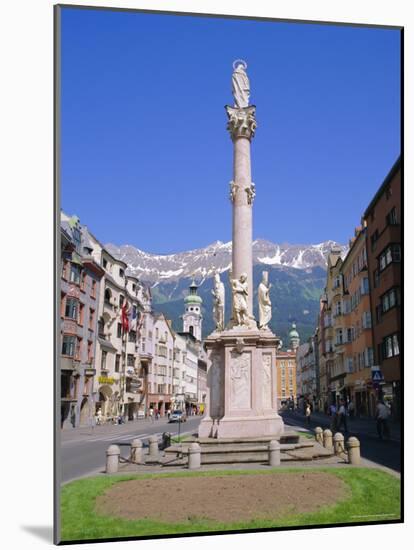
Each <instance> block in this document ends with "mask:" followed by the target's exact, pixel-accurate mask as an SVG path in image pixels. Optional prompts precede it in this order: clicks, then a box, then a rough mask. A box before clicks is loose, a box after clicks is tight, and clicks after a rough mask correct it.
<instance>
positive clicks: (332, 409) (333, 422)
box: [329, 403, 338, 433]
mask: <svg viewBox="0 0 414 550" xmlns="http://www.w3.org/2000/svg"><path fill="white" fill-rule="evenodd" d="M329 414H330V415H331V425H330V429H331V432H332V433H336V431H337V428H338V418H337V415H336V405H335V403H332V405H330V407H329Z"/></svg>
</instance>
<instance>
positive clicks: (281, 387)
mask: <svg viewBox="0 0 414 550" xmlns="http://www.w3.org/2000/svg"><path fill="white" fill-rule="evenodd" d="M276 379H277V405H278V408H280V407H282V406H284V405H288V402H289V400H291V401H293V403H295V402H296V351H295V350H288V351H281V350H277V352H276Z"/></svg>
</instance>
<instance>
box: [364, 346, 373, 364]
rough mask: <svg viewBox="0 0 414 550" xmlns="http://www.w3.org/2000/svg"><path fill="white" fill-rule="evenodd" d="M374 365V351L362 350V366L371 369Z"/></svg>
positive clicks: (369, 349) (371, 349)
mask: <svg viewBox="0 0 414 550" xmlns="http://www.w3.org/2000/svg"><path fill="white" fill-rule="evenodd" d="M373 364H374V350H373V348H365V349H364V366H365V367H372V365H373Z"/></svg>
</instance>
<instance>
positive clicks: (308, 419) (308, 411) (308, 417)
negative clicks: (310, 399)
mask: <svg viewBox="0 0 414 550" xmlns="http://www.w3.org/2000/svg"><path fill="white" fill-rule="evenodd" d="M311 412H312V411H311V406H310V403H307V404H306V407H305V417H306V424H307V425H308V426H310V423H311Z"/></svg>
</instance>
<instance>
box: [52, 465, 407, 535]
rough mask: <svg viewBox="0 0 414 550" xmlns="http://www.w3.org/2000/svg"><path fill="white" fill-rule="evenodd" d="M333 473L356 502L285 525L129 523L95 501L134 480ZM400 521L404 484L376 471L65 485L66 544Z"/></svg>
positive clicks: (292, 518)
mask: <svg viewBox="0 0 414 550" xmlns="http://www.w3.org/2000/svg"><path fill="white" fill-rule="evenodd" d="M309 471H318V472H328V473H330V474H333V475H335V476H338V477H339V478H341V479H342V480H343V481H344V482H345V483H346V484H347V485H348V486H349V488H350V489H351V491H350V497H349V498H347V499H346V500H342V501H341V502H338V504H336V505H334V506H329V507H324V508H321V509H320V510H318V511H317V512H313V513H309V514H295V515H286V516H284V517H283V518H282V519H280V518H279V519H277V520H263V519H259V520H257V519H252V520H251V521H249V522H243V523H240V522H239V523H218V522H213V521H211V520H207V519H201V518H190V519H189V520H188V521H186V522H182V523H179V524H178V523H174V524H172V523H165V522H164V523H161V522H159V521H149V520H145V521H144V520H139V521H137V520H134V521H130V520H125V519H122V518H114V517H109V516H98V515H97V514H96V512H95V499H96V497H97V496H98V495H101V494H102V493H104V492H105V491H106V490H107V489H109V488H110V487H111V486H112V485H114V484H115V483H122V482H123V481H127V480H131V479H148V478H152V477H169V476H216V475H241V474H244V475H255V474H258V473H260V474H264V473H279V472H280V473H286V472H290V473H292V474H298V475H300V474H301V473H303V472H309ZM399 518H400V481H399V479H397V478H396V477H394V476H392V475H390V474H388V473H386V472H384V471H382V470H376V469H371V468H353V467H349V468H312V469H308V468H306V470H305V469H302V468H295V469H293V468H290V469H284V468H283V469H280V468H276V469H271V468H269V470H265V471H264V470H224V471H204V472H203V471H200V472H188V471H184V472H177V473H166V474H141V475H137V474H135V475H125V476H105V477H104V476H102V477H94V478H86V479H80V480H77V481H73V482H71V483H68V484H67V485H64V486H63V487H62V492H61V525H62V541H77V540H79V541H80V540H88V539H89V540H90V539H100V538H116V537H134V536H135V537H139V536H151V535H152V536H157V535H161V534H180V533H199V532H207V531H226V530H241V529H260V528H269V527H270V528H272V527H273V528H275V527H286V526H292V527H293V526H298V525H315V524H332V523H361V522H367V521H387V520H398V519H399Z"/></svg>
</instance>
